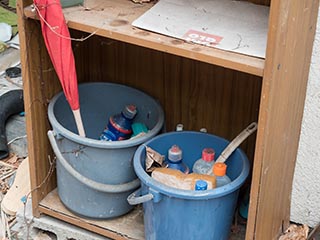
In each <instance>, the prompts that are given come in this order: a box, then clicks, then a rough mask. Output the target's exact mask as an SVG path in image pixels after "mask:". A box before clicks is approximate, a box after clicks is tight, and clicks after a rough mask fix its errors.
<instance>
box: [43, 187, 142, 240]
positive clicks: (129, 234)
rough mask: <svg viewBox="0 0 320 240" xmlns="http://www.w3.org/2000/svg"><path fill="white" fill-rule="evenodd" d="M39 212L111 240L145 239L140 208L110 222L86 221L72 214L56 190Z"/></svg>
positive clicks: (45, 199) (49, 195)
mask: <svg viewBox="0 0 320 240" xmlns="http://www.w3.org/2000/svg"><path fill="white" fill-rule="evenodd" d="M39 211H40V212H41V213H44V214H46V215H49V216H52V217H54V218H57V219H60V220H63V221H65V222H68V223H71V224H74V225H76V226H79V227H82V228H84V229H87V230H89V231H92V232H95V233H98V234H101V235H103V236H106V237H108V238H111V239H117V240H118V239H119V240H124V239H126V240H127V239H136V240H138V239H140V240H141V239H144V226H143V211H142V208H141V207H140V206H138V207H136V208H134V209H133V210H132V211H131V212H129V213H128V214H126V215H124V216H121V217H118V218H114V219H110V220H92V219H85V218H81V217H79V216H77V215H75V214H73V213H72V212H70V211H69V210H68V209H67V208H66V207H65V206H64V205H63V204H62V202H61V201H60V198H59V196H58V192H57V190H56V189H55V190H53V191H52V192H50V193H49V194H48V195H47V196H46V197H45V198H44V199H43V200H42V201H41V202H40V204H39Z"/></svg>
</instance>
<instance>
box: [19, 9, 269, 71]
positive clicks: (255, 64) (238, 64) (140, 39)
mask: <svg viewBox="0 0 320 240" xmlns="http://www.w3.org/2000/svg"><path fill="white" fill-rule="evenodd" d="M24 15H25V17H27V18H31V19H35V20H39V18H38V16H37V14H36V11H35V10H34V9H33V8H32V6H28V7H26V8H25V9H24ZM68 27H70V28H71V29H75V30H79V31H83V32H87V33H89V34H92V33H94V34H93V35H97V36H102V37H106V38H109V39H114V40H119V41H122V42H125V43H129V44H134V45H137V46H141V47H146V48H150V49H153V50H158V51H161V52H165V53H169V54H174V55H178V56H181V57H185V58H189V59H193V60H197V61H201V62H205V63H209V64H213V65H217V66H221V67H224V68H229V69H232V70H237V71H240V72H245V73H249V74H252V75H256V76H260V77H261V76H263V72H264V71H263V70H264V64H265V60H264V59H261V58H257V57H252V56H248V55H244V54H240V53H234V52H229V51H224V50H221V49H215V48H210V49H209V52H210V54H206V52H207V51H206V48H208V47H205V46H201V45H197V44H193V43H187V42H185V41H183V40H181V39H174V38H171V37H167V36H165V35H161V34H157V33H153V32H149V31H145V30H142V29H138V28H135V27H133V26H132V32H134V31H137V32H138V31H139V32H140V34H141V33H143V32H145V33H147V34H148V35H150V36H153V37H152V39H157V38H161V39H163V40H162V41H160V40H159V42H156V41H153V40H150V39H149V38H146V37H144V36H142V35H143V34H141V35H138V34H136V35H134V36H131V35H130V34H125V33H122V32H116V31H111V30H106V29H97V28H95V27H93V26H90V25H85V24H81V23H77V22H74V21H72V20H68ZM172 39H173V40H175V41H176V42H179V43H181V44H180V45H181V46H177V45H170V44H166V42H170V40H172ZM185 44H188V45H189V47H187V48H184V47H182V45H185ZM191 46H192V47H195V48H199V49H203V52H200V51H194V50H192V49H190V47H191ZM207 50H208V49H207Z"/></svg>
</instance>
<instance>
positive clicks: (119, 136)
mask: <svg viewBox="0 0 320 240" xmlns="http://www.w3.org/2000/svg"><path fill="white" fill-rule="evenodd" d="M136 114H137V108H136V106H135V105H133V104H130V105H127V106H125V107H124V109H123V110H122V111H121V113H119V114H116V115H114V116H111V117H110V118H109V122H108V125H107V126H106V128H105V129H104V130H103V132H102V134H101V135H100V140H104V141H120V140H125V139H129V138H130V137H131V134H132V129H131V125H132V122H133V119H134V117H135V116H136Z"/></svg>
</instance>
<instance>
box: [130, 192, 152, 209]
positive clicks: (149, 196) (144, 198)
mask: <svg viewBox="0 0 320 240" xmlns="http://www.w3.org/2000/svg"><path fill="white" fill-rule="evenodd" d="M137 196H138V197H137ZM152 199H153V194H152V193H148V194H146V195H143V196H141V188H139V189H137V190H136V191H134V192H133V193H131V194H130V195H129V196H128V197H127V201H128V203H129V204H130V205H137V204H140V203H145V202H148V201H150V200H152Z"/></svg>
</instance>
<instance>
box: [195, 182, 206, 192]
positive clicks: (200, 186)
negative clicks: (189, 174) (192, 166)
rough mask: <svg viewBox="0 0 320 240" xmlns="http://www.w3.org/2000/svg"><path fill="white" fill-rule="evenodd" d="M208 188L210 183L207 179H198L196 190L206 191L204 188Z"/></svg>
mask: <svg viewBox="0 0 320 240" xmlns="http://www.w3.org/2000/svg"><path fill="white" fill-rule="evenodd" d="M207 188H208V184H207V182H206V181H204V180H197V181H196V184H195V187H194V190H196V191H204V190H207Z"/></svg>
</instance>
